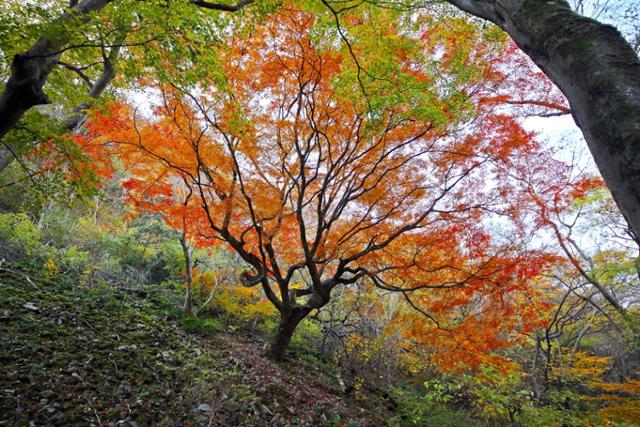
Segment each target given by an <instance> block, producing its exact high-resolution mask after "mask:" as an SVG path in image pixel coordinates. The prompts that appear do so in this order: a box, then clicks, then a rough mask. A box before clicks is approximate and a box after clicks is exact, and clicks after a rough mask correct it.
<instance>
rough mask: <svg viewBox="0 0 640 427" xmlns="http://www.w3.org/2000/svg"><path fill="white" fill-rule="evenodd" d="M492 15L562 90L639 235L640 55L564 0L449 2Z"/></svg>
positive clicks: (480, 14) (610, 29) (484, 15)
mask: <svg viewBox="0 0 640 427" xmlns="http://www.w3.org/2000/svg"><path fill="white" fill-rule="evenodd" d="M447 1H448V2H449V3H451V4H453V5H454V6H457V7H458V8H460V9H462V10H464V11H466V12H469V13H471V14H473V15H476V16H478V17H480V18H483V19H487V20H489V21H492V22H493V23H495V24H496V25H498V26H500V27H501V28H502V29H504V30H505V31H506V32H507V33H508V34H509V35H510V36H511V38H512V39H513V40H514V41H515V42H516V43H517V44H518V46H519V47H520V48H521V49H522V50H523V51H524V52H525V53H526V54H527V55H529V57H531V59H532V60H533V61H534V62H535V63H536V64H537V65H538V66H539V67H540V68H541V69H542V70H543V71H544V72H545V74H546V75H547V76H549V78H550V79H551V80H552V81H553V82H554V83H555V84H556V85H557V86H558V87H559V88H560V90H562V92H563V93H564V94H565V96H566V97H567V99H568V100H569V103H570V105H571V111H572V114H573V118H574V120H575V122H576V124H577V125H578V126H579V127H580V129H581V130H582V132H583V134H584V137H585V140H586V141H587V144H588V146H589V149H590V151H591V154H592V155H593V158H594V160H595V162H596V164H597V166H598V169H599V170H600V173H601V174H602V177H603V178H604V180H605V182H606V184H607V186H608V187H609V189H610V190H611V192H612V194H613V197H614V199H615V201H616V203H617V204H618V207H619V208H620V211H621V212H622V214H623V215H624V217H625V218H626V220H627V222H628V224H629V227H630V230H631V231H632V232H633V233H634V234H635V237H636V240H638V236H640V61H639V60H638V57H637V55H636V54H635V52H634V51H633V49H632V48H631V46H629V44H628V43H627V42H626V41H625V40H624V38H623V37H622V36H621V35H620V33H619V32H618V31H617V30H616V29H615V28H613V27H611V26H609V25H605V24H602V23H600V22H597V21H595V20H593V19H589V18H586V17H583V16H581V15H578V14H576V13H575V12H573V11H572V10H571V8H570V7H569V5H568V3H567V2H566V1H564V0H447Z"/></svg>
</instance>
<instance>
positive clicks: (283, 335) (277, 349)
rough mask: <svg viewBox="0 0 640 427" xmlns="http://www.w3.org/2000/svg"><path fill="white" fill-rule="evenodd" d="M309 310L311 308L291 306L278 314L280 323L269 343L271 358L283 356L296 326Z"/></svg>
mask: <svg viewBox="0 0 640 427" xmlns="http://www.w3.org/2000/svg"><path fill="white" fill-rule="evenodd" d="M310 312H311V309H310V308H307V307H293V308H291V309H289V310H288V311H286V312H284V313H281V314H280V325H278V330H277V332H276V336H275V339H274V341H273V342H272V343H271V347H270V350H269V353H270V355H271V357H272V358H273V359H275V360H282V359H283V358H284V354H285V351H286V350H287V347H288V346H289V342H290V341H291V337H292V336H293V333H294V332H295V330H296V327H297V326H298V325H299V324H300V322H301V321H302V319H304V318H305V317H306V316H307V314H309V313H310Z"/></svg>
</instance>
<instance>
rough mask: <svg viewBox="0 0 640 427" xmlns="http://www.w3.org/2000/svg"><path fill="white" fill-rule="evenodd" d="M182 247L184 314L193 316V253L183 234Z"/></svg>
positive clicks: (181, 238)
mask: <svg viewBox="0 0 640 427" xmlns="http://www.w3.org/2000/svg"><path fill="white" fill-rule="evenodd" d="M180 246H182V253H183V255H184V268H185V270H186V271H185V279H184V314H186V315H187V316H191V315H192V314H193V296H192V295H191V284H192V281H193V277H192V275H191V271H192V270H193V261H192V260H191V252H189V245H188V244H187V237H186V236H185V234H182V236H181V237H180Z"/></svg>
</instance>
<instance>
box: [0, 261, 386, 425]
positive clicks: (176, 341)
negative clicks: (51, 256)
mask: <svg viewBox="0 0 640 427" xmlns="http://www.w3.org/2000/svg"><path fill="white" fill-rule="evenodd" d="M263 353H264V343H261V342H257V341H256V340H255V339H252V340H249V339H247V338H244V337H243V336H241V335H233V334H230V333H228V332H225V331H223V327H222V325H221V323H220V322H219V321H218V320H215V319H201V318H190V317H187V318H180V314H179V310H177V309H176V304H175V301H173V300H172V298H171V296H170V295H165V294H162V293H160V292H157V291H155V290H154V288H140V289H135V290H132V289H118V288H114V287H109V286H102V287H100V286H96V287H91V288H89V287H84V288H83V287H78V286H74V285H72V284H69V283H64V281H56V280H31V281H27V279H26V278H23V277H19V276H10V275H6V274H5V275H4V276H3V275H0V425H30V424H31V425H61V426H62V425H64V426H69V425H90V424H93V425H114V426H115V425H132V426H134V425H138V426H143V425H180V426H182V425H224V426H227V425H308V426H312V425H328V426H329V425H336V426H359V425H362V426H365V425H383V424H384V420H385V418H386V415H385V414H384V413H382V412H380V411H374V410H370V409H368V408H367V409H363V408H362V407H361V406H359V405H358V404H356V403H354V402H349V401H347V399H346V398H344V396H340V395H339V394H338V392H337V391H336V390H335V389H333V388H332V387H331V383H332V381H333V380H332V378H330V377H329V376H327V375H326V374H325V373H323V372H321V371H320V370H319V369H318V368H316V367H313V366H312V365H310V364H308V363H305V360H304V359H295V360H291V361H289V362H286V363H285V364H275V363H273V362H271V361H270V360H269V359H267V358H265V357H264V356H263Z"/></svg>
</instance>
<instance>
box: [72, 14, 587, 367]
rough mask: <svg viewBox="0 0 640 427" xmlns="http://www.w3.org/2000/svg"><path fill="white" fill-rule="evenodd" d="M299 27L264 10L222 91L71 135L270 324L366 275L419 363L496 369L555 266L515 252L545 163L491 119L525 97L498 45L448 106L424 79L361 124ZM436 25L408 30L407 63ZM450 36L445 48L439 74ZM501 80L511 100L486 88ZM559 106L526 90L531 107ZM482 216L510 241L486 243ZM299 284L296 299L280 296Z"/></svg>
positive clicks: (164, 91) (185, 96) (129, 112)
mask: <svg viewBox="0 0 640 427" xmlns="http://www.w3.org/2000/svg"><path fill="white" fill-rule="evenodd" d="M352 24H353V25H358V21H357V20H354V21H353V22H352ZM312 25H313V16H312V15H311V14H306V13H303V12H299V11H295V10H288V11H283V12H279V13H277V14H276V15H274V16H273V17H271V18H270V19H268V20H267V21H266V22H265V23H264V24H263V25H262V26H261V27H259V28H258V29H257V30H256V33H255V34H252V36H251V37H249V38H237V39H234V40H233V41H232V42H231V43H230V46H229V48H228V49H227V50H226V51H224V52H223V53H222V58H221V60H222V63H223V64H225V66H224V70H225V78H226V87H224V88H203V89H201V90H199V91H198V92H197V94H195V93H192V92H186V91H183V90H181V89H180V88H177V87H173V86H163V87H160V88H158V89H159V90H160V93H161V96H162V100H161V102H160V103H159V104H158V105H157V106H156V108H155V110H154V116H153V118H145V117H142V115H141V114H137V112H136V111H135V110H133V109H132V108H130V107H128V106H127V105H123V104H112V105H111V106H110V107H109V108H108V110H107V111H103V112H95V113H94V114H93V117H92V119H91V120H90V121H89V123H88V124H87V129H88V132H87V134H86V135H84V136H82V137H80V136H78V137H77V141H78V143H79V144H80V145H82V146H83V147H86V149H87V150H88V152H91V151H92V150H98V149H99V148H100V149H102V150H109V152H110V153H111V154H112V155H115V156H117V157H118V159H119V160H120V161H121V162H122V164H123V166H124V168H125V169H126V170H127V171H128V173H129V175H130V178H129V179H127V180H126V181H125V182H124V187H125V189H126V191H127V194H128V197H129V199H130V200H131V201H132V202H133V203H134V204H135V206H137V207H138V208H139V209H145V210H153V211H156V212H161V213H162V214H163V216H164V217H165V219H166V221H167V223H168V224H169V225H171V226H172V227H174V228H177V229H180V230H185V232H188V233H189V234H190V235H191V236H194V237H195V238H197V239H198V242H199V244H201V245H211V244H214V243H215V242H219V241H224V242H226V243H227V244H228V245H229V246H230V247H231V248H232V249H233V250H235V251H236V252H237V253H238V254H239V255H240V256H241V257H242V258H243V259H244V261H245V262H247V263H248V264H249V265H250V266H251V267H252V269H253V272H252V273H247V274H246V275H245V279H247V281H248V282H250V283H249V284H251V285H256V284H259V285H261V286H262V288H263V291H264V292H265V294H266V296H267V298H268V299H269V300H270V301H271V302H272V303H273V305H274V306H276V308H278V310H279V311H280V312H281V314H282V316H283V317H285V316H287V315H288V314H289V313H291V312H292V310H297V309H300V310H306V313H308V312H309V311H310V310H313V309H319V308H321V307H322V306H324V305H325V304H326V303H327V302H328V301H329V298H330V296H331V291H332V289H333V288H335V287H336V286H351V285H362V284H364V283H369V284H373V285H375V286H376V287H377V288H379V289H382V290H386V291H393V292H399V293H400V294H401V295H402V296H403V298H404V301H405V302H406V303H407V305H406V307H405V309H402V310H399V311H398V312H397V313H396V315H395V318H394V320H395V324H397V325H398V327H399V328H400V330H401V331H402V333H403V335H404V337H405V339H406V340H407V342H409V343H412V344H418V345H421V346H428V348H431V349H433V360H434V361H435V362H438V363H440V364H442V365H445V366H449V367H450V368H451V369H456V368H469V367H471V368H473V367H477V366H479V365H481V364H486V363H493V364H496V365H501V364H502V365H505V363H506V362H505V361H504V359H501V358H500V357H499V356H496V355H492V352H493V351H494V350H496V349H499V348H502V347H504V346H506V345H508V344H509V343H510V342H511V341H512V340H513V339H514V337H515V336H516V335H517V334H519V333H526V332H530V331H531V330H532V329H533V328H535V327H536V326H537V325H538V324H539V322H541V320H540V316H539V313H540V312H543V311H545V310H546V307H545V304H544V302H541V300H542V299H541V298H540V297H539V295H538V293H537V292H536V290H535V289H534V288H533V287H532V283H533V282H532V281H533V279H534V278H535V277H536V276H537V275H539V274H540V272H541V271H543V270H544V269H546V268H548V267H549V265H550V264H552V263H553V262H555V260H556V257H555V256H552V255H550V254H548V253H545V252H542V251H532V250H526V245H525V244H524V239H525V238H526V237H527V233H529V232H530V231H531V230H529V229H528V228H527V223H526V221H524V218H525V217H526V213H527V212H528V211H527V209H528V208H529V207H530V206H531V203H530V200H531V196H532V193H531V192H530V191H529V185H536V186H537V185H538V183H529V182H527V183H524V182H523V180H522V179H520V178H519V177H518V173H520V171H521V170H522V171H524V170H525V169H526V168H529V167H532V166H534V167H540V168H545V173H546V174H551V173H553V174H557V173H558V169H561V168H562V165H561V164H560V163H553V162H550V159H549V157H548V156H546V155H544V154H541V153H540V152H539V151H540V150H539V146H538V144H537V143H536V142H535V139H534V135H532V134H531V133H528V132H526V131H525V130H524V129H522V127H521V126H520V125H519V123H518V121H517V119H516V118H515V117H513V115H512V114H510V113H509V111H508V110H506V109H504V110H502V111H501V112H498V111H497V110H496V107H497V106H500V105H502V106H507V105H513V104H512V101H513V100H514V99H516V100H517V99H520V98H522V96H523V94H525V93H529V91H530V90H532V89H531V86H530V85H529V86H527V85H525V83H527V82H531V80H530V79H528V80H527V81H526V82H524V81H521V80H518V81H516V82H515V83H514V82H513V81H512V80H509V77H508V75H507V74H506V73H505V72H503V67H504V66H505V65H504V64H507V63H509V61H511V60H512V59H513V58H514V55H515V53H514V52H515V51H514V50H513V49H510V50H509V51H507V52H506V53H505V56H504V57H500V58H497V57H496V56H495V54H494V52H491V51H489V50H487V49H484V48H483V47H482V46H479V47H476V49H468V50H467V55H468V56H467V57H466V59H465V62H467V63H469V66H475V67H478V68H479V69H482V70H484V71H483V72H482V73H480V74H479V75H478V77H477V78H476V79H475V80H472V81H469V82H467V83H465V85H464V87H453V88H448V90H449V91H450V92H456V94H455V96H451V97H450V98H447V97H446V96H444V95H443V96H441V97H439V98H438V97H436V96H435V95H434V94H435V93H438V90H439V89H441V88H437V87H435V86H434V87H432V88H431V90H432V91H433V92H432V93H430V94H429V95H428V96H427V95H425V97H427V98H428V100H423V101H424V102H425V103H427V101H428V105H429V108H422V109H417V108H415V104H414V100H412V99H409V100H408V101H402V100H401V99H400V98H399V100H398V102H397V104H395V105H392V106H388V107H385V108H383V109H382V110H381V111H377V112H376V116H375V117H373V116H372V115H371V114H370V112H368V111H367V109H366V108H365V105H366V103H364V102H363V100H362V99H361V98H358V97H357V96H355V95H353V94H354V93H357V87H355V89H354V90H347V89H348V88H347V89H345V87H344V85H345V83H344V81H345V80H344V75H343V73H347V72H349V71H350V68H349V67H352V61H351V57H350V56H349V53H348V52H345V51H344V50H340V49H335V48H333V47H331V46H330V45H329V46H324V47H323V48H322V49H318V48H317V47H316V46H315V44H314V41H313V40H312V37H311V36H310V34H309V29H310V28H311V26H312ZM437 31H438V28H434V29H432V30H431V32H430V33H429V36H428V37H424V38H423V39H424V40H425V41H424V43H425V46H424V51H423V53H425V52H426V53H427V54H428V52H429V49H430V47H429V43H428V40H433V38H434V37H437ZM442 31H444V30H442ZM463 42H464V41H463V40H456V41H455V43H454V42H451V43H445V49H446V50H445V52H444V56H443V58H444V61H443V63H444V64H445V65H446V63H447V61H452V60H453V59H452V58H453V57H454V54H455V55H459V54H460V52H459V51H455V50H456V49H460V48H459V44H460V43H463ZM431 47H433V46H431ZM439 48H440V49H441V48H442V46H441V45H439ZM398 55H399V57H398V61H400V62H401V63H402V62H403V61H404V62H405V66H404V70H405V71H406V73H407V75H408V78H411V79H415V80H412V81H414V82H416V81H417V82H420V83H421V84H422V83H424V84H427V85H428V84H432V83H429V82H435V81H436V79H435V77H436V76H434V75H430V74H429V73H428V72H427V71H425V70H421V69H417V68H416V67H412V66H410V61H411V59H410V57H409V55H408V53H407V51H406V50H403V49H398ZM437 72H438V73H446V72H448V71H447V70H446V69H439V70H437ZM454 72H455V71H451V73H454ZM534 81H535V79H534ZM338 83H340V84H341V85H342V86H340V84H338ZM433 84H434V85H435V83H433ZM439 84H442V83H441V82H440V83H439ZM513 84H515V85H516V86H518V87H522V91H521V93H513V94H512V95H513V96H516V95H517V96H519V97H520V98H518V97H517V96H516V98H514V97H511V96H505V95H504V94H503V92H504V91H505V90H506V89H508V88H510V87H511V85H513ZM523 85H524V86H523ZM352 89H353V88H352ZM426 91H427V88H425V92H426ZM443 92H444V91H443ZM416 96H417V95H416ZM461 96H466V97H467V98H468V100H467V101H468V104H469V105H474V106H475V111H474V112H467V113H468V114H471V113H473V114H475V119H474V120H472V121H469V122H467V123H463V122H461V120H462V118H464V117H465V115H464V114H459V112H454V111H453V110H452V109H453V108H454V107H455V108H461V107H460V105H461V104H460V102H459V99H460V97H461ZM369 101H371V100H369ZM562 102H563V101H562V100H559V99H556V98H555V97H551V98H550V99H549V98H548V97H546V94H544V93H543V94H542V95H540V100H539V101H536V103H535V105H536V107H551V108H553V109H560V108H561V107H559V106H558V105H560V104H562ZM562 108H564V107H562ZM442 117H447V118H448V120H449V121H450V122H448V123H442ZM463 125H464V126H463ZM105 170H106V169H105ZM514 171H515V172H516V173H514ZM514 177H515V178H514ZM543 178H544V177H543ZM547 178H548V176H547ZM525 184H526V185H525ZM539 184H540V186H542V187H543V188H545V189H548V190H545V191H546V193H545V197H546V196H548V197H551V198H552V199H553V201H554V203H555V205H554V206H557V207H561V206H566V204H567V203H568V201H567V200H569V199H570V198H571V197H575V191H576V187H575V186H570V187H568V188H567V187H563V188H554V187H550V185H549V183H548V182H540V183H539ZM514 195H516V196H514ZM524 195H526V196H527V198H525V197H524ZM534 202H535V200H534ZM536 203H537V202H536ZM496 218H503V220H505V221H507V222H508V225H507V227H510V228H513V229H514V234H515V236H516V237H515V238H512V239H510V240H505V239H502V240H499V239H496V237H495V235H494V234H493V233H492V232H491V230H490V223H491V221H492V220H495V219H496ZM301 279H305V283H309V285H308V287H307V288H305V289H297V291H299V292H300V294H303V291H304V294H305V295H310V296H311V297H310V298H309V299H306V300H304V299H300V300H296V298H293V297H292V296H291V291H292V290H294V288H295V286H294V285H293V284H294V282H299V281H300V280H301ZM452 361H456V362H452Z"/></svg>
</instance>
